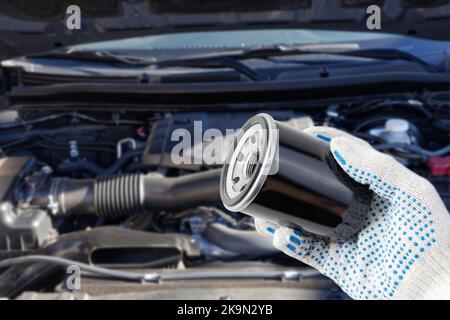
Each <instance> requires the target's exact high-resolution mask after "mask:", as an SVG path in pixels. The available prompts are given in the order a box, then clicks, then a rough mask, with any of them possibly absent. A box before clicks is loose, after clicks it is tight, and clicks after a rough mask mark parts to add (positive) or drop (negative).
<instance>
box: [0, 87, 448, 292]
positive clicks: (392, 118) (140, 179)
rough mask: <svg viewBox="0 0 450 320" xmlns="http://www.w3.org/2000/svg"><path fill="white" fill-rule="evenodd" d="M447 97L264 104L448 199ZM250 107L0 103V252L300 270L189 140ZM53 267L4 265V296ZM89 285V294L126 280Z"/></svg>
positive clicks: (34, 285) (199, 144) (42, 286)
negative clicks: (232, 207) (401, 168)
mask: <svg viewBox="0 0 450 320" xmlns="http://www.w3.org/2000/svg"><path fill="white" fill-rule="evenodd" d="M447 98H448V97H447V96H443V97H442V99H438V98H436V99H434V100H432V101H431V100H430V101H421V100H420V99H412V98H407V99H405V98H398V99H374V100H367V101H365V102H364V103H358V104H353V103H342V102H341V103H330V104H324V105H322V106H320V107H315V108H309V109H308V108H307V109H305V110H301V111H298V109H297V108H291V109H289V108H286V109H285V108H283V109H277V110H265V111H264V112H267V113H269V114H271V115H272V116H273V117H274V118H275V119H276V120H279V121H283V122H286V123H287V124H288V125H290V126H292V127H294V128H296V129H299V130H302V129H305V128H307V127H310V126H313V125H326V126H332V127H336V128H339V129H341V130H345V131H348V132H350V133H352V134H354V135H356V136H358V137H360V138H362V139H364V140H366V141H368V142H370V143H371V144H372V145H373V146H374V147H375V148H377V149H379V150H381V151H383V152H386V153H389V154H391V155H393V156H395V157H396V158H397V160H398V161H401V162H402V163H403V164H405V165H406V166H407V167H409V168H410V169H411V170H413V171H415V172H417V173H418V174H420V175H422V176H424V177H425V178H427V179H428V180H430V181H431V182H432V183H433V184H434V185H435V187H436V189H437V191H438V192H439V194H440V195H441V197H442V199H443V200H444V202H445V204H446V206H447V208H450V179H449V178H448V175H449V174H450V167H449V162H450V161H449V160H448V159H449V157H448V156H446V155H447V154H448V153H449V151H450V150H449V145H448V142H449V133H450V130H449V128H450V125H449V124H450V117H449V113H448V108H449V105H448V103H446V102H445V101H447ZM256 113H257V112H256V111H252V110H247V111H245V110H244V111H236V110H234V111H217V112H197V111H194V112H179V113H164V112H142V111H140V112H133V111H125V110H123V111H111V112H104V111H102V112H99V111H92V112H88V111H86V110H84V111H83V112H80V111H77V110H72V111H70V112H68V111H59V112H58V111H54V110H53V111H45V110H42V111H39V112H37V111H36V110H34V111H27V110H13V111H3V112H0V130H1V132H2V134H1V135H0V179H1V182H0V200H1V204H0V256H1V257H5V258H6V257H17V256H23V255H27V254H30V253H33V254H46V255H53V256H57V257H64V258H70V259H74V260H78V261H84V262H89V263H93V264H95V265H99V266H104V267H110V268H119V269H120V268H122V269H158V270H159V269H161V270H166V269H169V270H172V269H175V270H180V269H181V270H182V269H186V270H194V271H195V270H197V269H198V268H206V269H208V268H212V270H215V268H243V269H245V268H250V269H251V268H256V269H255V270H257V269H258V268H259V267H261V264H264V265H265V266H270V268H272V269H274V270H284V271H282V272H281V273H280V274H282V275H283V274H284V275H285V273H283V272H285V270H286V268H289V270H291V269H292V268H306V267H305V266H304V265H302V264H301V263H299V262H297V261H293V260H292V259H288V258H286V257H284V255H282V254H280V253H279V252H277V251H276V250H275V249H274V248H273V247H272V245H271V241H270V239H267V238H265V237H263V236H261V235H259V234H257V233H256V232H255V231H254V227H253V221H252V219H251V218H249V217H248V216H245V215H243V214H239V213H232V212H228V211H226V210H225V209H224V208H223V206H222V205H221V204H220V199H219V191H218V190H219V178H220V167H221V166H220V164H208V163H204V162H202V160H201V159H200V160H198V159H196V156H197V155H198V153H197V152H195V151H194V149H196V148H200V149H201V150H204V149H205V148H207V147H208V145H210V144H212V143H215V141H214V140H211V139H209V140H208V139H205V137H204V133H205V131H206V130H208V129H217V130H219V131H220V132H222V133H223V134H224V135H226V133H227V132H226V130H227V129H234V130H236V129H238V128H240V126H241V125H242V124H243V123H244V122H245V121H246V120H247V119H248V118H250V117H251V116H252V115H254V114H256ZM199 123H200V124H201V125H200V126H199V125H198V124H199ZM177 129H183V130H184V132H188V133H190V139H191V145H192V148H193V150H192V152H190V153H189V157H190V159H191V160H192V161H191V162H190V163H188V164H186V163H182V164H179V163H175V162H174V161H173V158H172V157H171V151H172V150H173V148H174V147H175V146H176V144H177V143H179V142H180V139H179V138H180V137H176V136H175V137H174V136H173V132H175V131H176V130H177ZM198 137H200V138H198ZM200 155H201V152H200ZM255 264H256V265H257V266H255ZM58 268H60V267H59V266H51V267H49V266H47V265H44V264H37V265H33V266H19V267H17V268H9V269H7V270H6V271H4V272H3V273H1V274H0V296H7V297H14V296H17V295H19V294H21V293H22V292H24V291H29V290H36V291H42V290H43V291H46V292H57V291H58V289H55V288H58V286H61V283H62V282H61V281H62V279H64V274H63V272H61V270H60V272H56V273H55V270H57V269H58ZM206 269H201V270H206ZM163 272H165V271H163ZM18 274H20V276H17V275H18ZM31 274H34V275H35V276H34V277H29V275H31ZM314 277H319V278H320V275H318V274H315V275H314ZM49 278H50V279H51V281H48V279H49ZM281 278H283V276H281ZM11 279H14V280H13V281H6V280H11ZM321 279H322V280H321V281H325V282H326V280H324V279H323V278H321ZM44 280H46V281H44ZM91 281H92V283H96V281H107V280H106V279H103V280H102V279H100V280H99V279H92V280H91ZM317 283H319V282H317ZM127 285H128V284H127ZM302 285H303V284H302ZM309 285H310V284H309ZM307 286H308V285H307ZM317 286H318V287H315V290H316V289H317V290H318V291H320V292H322V293H323V292H324V290H325V291H327V292H328V293H330V292H334V293H335V292H336V290H337V289H336V288H335V287H334V285H333V284H332V283H331V282H327V284H326V285H323V284H320V285H319V284H317ZM96 287H98V286H96V285H91V287H90V288H91V289H92V292H88V293H89V294H91V295H95V294H97V295H102V294H107V293H117V292H121V291H120V290H122V289H123V288H122V289H119V288H115V289H111V290H112V291H108V290H106V291H108V292H105V291H102V292H98V291H96V290H94V288H96ZM60 289H61V288H60ZM135 289H136V288H135ZM329 290H331V291H329ZM333 290H334V291H333ZM88 291H89V290H88ZM316 293H317V292H315V294H316ZM244 296H245V295H244ZM340 297H345V295H344V294H342V295H341V296H340Z"/></svg>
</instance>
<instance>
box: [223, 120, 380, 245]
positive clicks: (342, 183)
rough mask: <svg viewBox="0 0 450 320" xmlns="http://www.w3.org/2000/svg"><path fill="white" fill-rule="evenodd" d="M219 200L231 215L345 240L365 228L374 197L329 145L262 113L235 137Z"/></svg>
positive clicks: (224, 168)
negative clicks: (363, 224) (251, 217)
mask: <svg viewBox="0 0 450 320" xmlns="http://www.w3.org/2000/svg"><path fill="white" fill-rule="evenodd" d="M220 196H221V199H222V202H223V204H224V206H225V207H226V208H227V209H228V210H230V211H234V212H242V213H245V214H248V215H251V216H254V217H257V218H261V219H264V220H267V221H271V222H274V223H277V224H280V225H284V226H289V227H292V228H297V227H301V228H302V229H303V230H304V231H307V232H309V233H313V234H316V235H320V236H326V237H330V238H331V239H335V240H346V239H348V238H349V237H351V235H353V234H354V232H355V231H356V230H357V229H359V227H360V226H361V224H362V223H363V221H364V218H365V217H366V215H367V213H368V211H369V207H370V203H371V200H372V196H373V193H372V191H370V190H369V188H368V186H366V185H362V184H359V183H357V182H356V181H354V180H353V179H351V178H350V177H349V176H348V175H347V174H346V173H345V172H344V170H343V169H342V168H341V167H340V166H339V164H338V163H337V162H336V160H335V159H334V157H333V155H332V153H331V150H330V144H329V142H327V141H324V140H321V139H318V138H317V137H314V136H312V135H310V134H307V133H304V132H302V131H298V130H296V129H294V128H292V127H290V126H288V125H287V124H285V123H283V122H279V121H276V120H274V119H273V118H272V117H271V116H270V115H268V114H263V113H261V114H258V115H256V116H254V117H252V118H251V119H249V120H248V121H247V122H246V123H245V124H244V126H243V127H242V128H241V129H240V130H239V132H238V133H237V134H236V135H235V137H234V140H233V144H232V150H229V152H228V156H227V159H226V162H225V165H224V167H223V169H222V174H221V181H220Z"/></svg>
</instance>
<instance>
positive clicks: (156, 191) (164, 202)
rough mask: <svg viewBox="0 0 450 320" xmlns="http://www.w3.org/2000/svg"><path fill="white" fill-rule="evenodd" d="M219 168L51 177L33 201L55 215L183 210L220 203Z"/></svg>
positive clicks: (124, 213) (102, 214) (128, 213)
mask: <svg viewBox="0 0 450 320" xmlns="http://www.w3.org/2000/svg"><path fill="white" fill-rule="evenodd" d="M220 172H221V170H220V169H217V170H209V171H205V172H200V173H193V174H190V175H186V176H181V177H175V178H171V177H162V176H159V175H155V174H129V175H117V176H104V177H98V178H96V179H70V178H56V179H52V180H51V182H50V184H49V185H48V187H47V188H45V190H42V191H41V192H35V194H34V196H33V201H32V203H33V204H35V205H40V206H46V207H49V208H51V209H52V211H53V212H54V213H55V214H61V215H74V214H94V215H98V216H103V217H122V216H129V215H132V214H135V213H141V212H146V211H156V210H174V211H176V210H184V209H189V208H193V207H196V206H199V205H208V204H214V203H217V202H219V200H220V196H219V185H220V183H219V182H220Z"/></svg>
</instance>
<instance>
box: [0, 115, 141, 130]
mask: <svg viewBox="0 0 450 320" xmlns="http://www.w3.org/2000/svg"><path fill="white" fill-rule="evenodd" d="M65 117H73V118H78V119H81V120H86V121H90V122H93V123H99V124H131V125H143V124H145V122H144V121H137V120H117V121H114V120H99V119H96V118H94V117H90V116H87V115H84V114H80V113H76V112H74V113H60V114H54V115H50V116H45V117H41V118H37V119H33V120H29V121H25V120H22V121H21V122H9V123H2V124H0V129H9V128H15V127H21V126H28V125H32V124H38V123H43V122H48V121H52V120H58V119H61V118H65Z"/></svg>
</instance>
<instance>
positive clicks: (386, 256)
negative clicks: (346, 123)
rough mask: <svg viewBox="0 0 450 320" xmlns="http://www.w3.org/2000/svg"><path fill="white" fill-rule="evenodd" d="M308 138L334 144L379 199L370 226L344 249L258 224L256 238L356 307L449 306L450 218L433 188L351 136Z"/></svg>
mask: <svg viewBox="0 0 450 320" xmlns="http://www.w3.org/2000/svg"><path fill="white" fill-rule="evenodd" d="M306 132H308V133H310V134H313V135H315V136H316V137H318V138H321V139H328V140H331V142H330V143H331V150H332V152H333V155H334V157H335V159H336V160H337V162H338V163H339V164H340V166H341V167H342V168H343V169H344V170H345V172H346V173H347V174H348V175H350V177H352V178H353V179H354V180H356V181H358V182H360V183H363V184H367V185H369V186H370V189H371V190H373V191H374V192H375V195H374V198H373V201H372V205H371V208H370V210H369V212H368V213H367V217H366V219H365V220H366V221H365V222H364V224H363V226H362V227H361V230H359V231H358V232H357V233H356V234H355V235H354V236H353V237H351V238H350V239H349V240H348V241H345V242H344V241H342V242H331V241H330V240H329V239H327V238H323V237H320V236H315V235H311V234H308V233H307V232H306V231H302V230H301V229H300V230H295V231H294V230H293V229H290V228H287V227H282V226H278V225H275V224H272V223H270V222H266V221H261V220H258V219H256V221H255V223H256V228H257V230H258V231H259V232H261V233H265V234H267V235H270V236H273V244H274V246H275V247H277V248H278V249H280V250H282V251H283V252H284V253H286V254H288V255H290V256H292V257H293V258H295V259H299V260H301V261H303V262H304V263H306V264H308V265H310V266H312V267H314V268H316V269H318V270H319V271H320V272H321V273H323V274H324V275H326V276H328V277H329V278H331V279H333V280H334V281H335V282H336V283H337V284H338V285H339V286H340V287H341V288H342V289H343V290H344V291H345V292H346V293H347V294H348V295H350V296H351V297H352V298H354V299H392V298H395V299H450V215H449V213H448V211H447V209H446V208H445V206H444V204H443V202H442V200H441V199H440V197H439V195H438V193H437V192H436V190H435V189H434V187H433V186H432V185H431V184H430V182H429V181H428V180H426V179H424V178H422V177H420V176H418V175H417V174H415V173H413V172H411V171H410V170H408V169H407V168H405V167H404V166H403V165H401V164H400V163H399V162H397V161H396V160H395V159H394V158H393V157H391V156H388V155H386V154H383V153H380V152H378V151H376V150H375V149H373V148H372V147H371V146H370V145H369V144H368V143H366V142H365V141H363V140H361V139H358V138H355V137H353V136H351V135H349V134H347V133H344V132H342V131H339V130H336V129H332V128H327V127H314V128H309V129H307V130H306Z"/></svg>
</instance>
